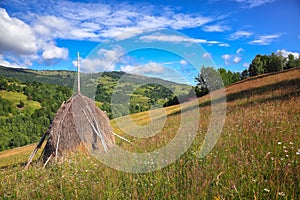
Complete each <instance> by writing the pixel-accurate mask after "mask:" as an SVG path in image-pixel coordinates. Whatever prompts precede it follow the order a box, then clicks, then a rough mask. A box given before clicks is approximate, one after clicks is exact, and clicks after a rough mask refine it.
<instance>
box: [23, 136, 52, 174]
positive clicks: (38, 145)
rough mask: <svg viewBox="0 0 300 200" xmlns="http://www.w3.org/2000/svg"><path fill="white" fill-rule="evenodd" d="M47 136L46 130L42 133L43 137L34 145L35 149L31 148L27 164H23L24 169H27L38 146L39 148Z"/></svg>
mask: <svg viewBox="0 0 300 200" xmlns="http://www.w3.org/2000/svg"><path fill="white" fill-rule="evenodd" d="M46 136H47V132H46V133H44V135H43V137H42V138H41V139H40V141H39V143H38V144H37V145H36V147H35V149H34V150H33V152H32V153H31V155H30V156H29V158H28V161H27V164H26V165H25V169H28V167H29V165H30V163H31V162H32V159H33V157H34V156H35V154H36V152H37V151H38V149H39V148H41V146H42V144H43V142H44V140H45V138H46Z"/></svg>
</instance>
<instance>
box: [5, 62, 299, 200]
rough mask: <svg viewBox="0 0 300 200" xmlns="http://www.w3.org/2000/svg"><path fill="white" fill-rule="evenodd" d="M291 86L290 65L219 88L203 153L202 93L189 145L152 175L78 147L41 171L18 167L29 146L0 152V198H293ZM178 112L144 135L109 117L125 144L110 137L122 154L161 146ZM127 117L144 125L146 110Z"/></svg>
mask: <svg viewBox="0 0 300 200" xmlns="http://www.w3.org/2000/svg"><path fill="white" fill-rule="evenodd" d="M299 83H300V69H299V68H295V69H293V70H289V71H284V72H281V73H275V74H265V75H260V76H256V77H252V78H249V79H246V80H243V81H241V82H238V83H236V84H234V85H231V86H229V87H227V88H226V94H227V113H226V121H225V125H224V128H223V130H222V133H221V136H220V138H219V140H218V142H217V144H216V146H215V147H214V148H213V150H212V151H211V152H210V153H209V154H208V155H207V156H206V157H205V158H199V151H200V148H201V145H202V141H203V139H204V136H205V133H206V131H207V127H208V125H209V123H210V119H211V108H210V106H209V105H210V104H209V99H210V98H209V96H208V95H207V96H204V97H202V98H199V99H197V100H195V101H197V104H198V105H199V107H200V120H199V130H198V132H197V133H198V134H197V136H196V138H195V140H194V142H193V143H192V145H191V147H190V148H189V149H188V151H187V152H185V153H184V154H183V155H182V156H181V157H180V158H179V159H178V160H176V161H175V162H174V163H172V164H170V165H169V166H167V167H165V168H163V169H161V170H158V171H154V172H149V173H141V174H134V173H125V172H121V171H117V170H115V169H112V168H109V167H107V166H105V165H104V164H102V163H101V162H99V161H98V160H96V159H95V158H93V157H91V156H88V155H86V154H84V153H80V152H79V153H74V154H72V155H70V156H69V157H67V158H65V159H64V160H63V161H62V160H61V161H58V162H57V163H51V164H50V165H48V166H47V167H46V168H43V167H42V164H41V163H40V162H38V161H35V162H34V163H33V164H32V166H31V167H30V168H29V169H28V170H24V163H25V162H26V160H27V158H28V156H29V155H30V153H31V151H32V150H33V148H34V147H35V146H34V144H33V145H29V146H25V147H20V148H16V149H12V150H7V151H4V152H0V199H216V200H217V199H294V200H296V199H300V137H299V134H300V123H299V122H300V107H299V102H300V84H299ZM194 103H195V102H194ZM191 105H193V104H191V103H185V104H183V105H182V106H183V107H185V108H190V109H193V107H191ZM179 111H180V107H179V106H178V105H177V106H172V107H168V108H167V111H166V112H167V114H168V116H167V119H166V123H165V125H164V128H163V129H162V131H161V132H160V133H159V134H158V135H156V136H154V137H151V138H149V139H136V138H133V137H129V136H127V135H125V134H124V133H123V132H122V130H121V129H120V128H119V127H117V124H116V122H115V121H114V120H112V121H111V123H112V126H113V128H114V131H115V132H116V133H118V134H120V135H122V136H124V137H126V138H129V139H130V140H131V141H132V143H133V145H132V144H128V143H126V142H123V141H121V140H118V139H117V143H118V145H120V146H121V147H122V148H124V149H128V150H130V151H142V150H148V151H151V150H153V149H156V148H157V147H161V146H163V145H166V144H167V143H168V142H169V141H170V140H171V139H172V137H174V134H175V133H176V132H177V129H178V124H179V122H180V120H181V116H182V115H181V114H180V112H179ZM158 112H159V111H158ZM131 118H132V119H133V120H135V121H136V122H137V123H138V124H144V125H146V124H147V123H149V122H150V119H149V113H148V112H143V113H137V114H133V115H131ZM156 120H159V117H158V118H157V119H156ZM37 157H38V156H37Z"/></svg>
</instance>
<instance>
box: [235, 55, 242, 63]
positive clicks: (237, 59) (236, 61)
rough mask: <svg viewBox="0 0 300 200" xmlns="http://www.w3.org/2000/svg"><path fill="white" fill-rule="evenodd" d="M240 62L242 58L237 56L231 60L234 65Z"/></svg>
mask: <svg viewBox="0 0 300 200" xmlns="http://www.w3.org/2000/svg"><path fill="white" fill-rule="evenodd" d="M241 60H242V58H241V57H238V56H235V57H234V58H233V62H234V63H235V64H237V63H239V62H240V61H241Z"/></svg>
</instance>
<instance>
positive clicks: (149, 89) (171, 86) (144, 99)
mask: <svg viewBox="0 0 300 200" xmlns="http://www.w3.org/2000/svg"><path fill="white" fill-rule="evenodd" d="M1 76H3V77H5V78H10V79H16V80H18V81H20V82H21V83H24V84H30V83H34V82H37V83H42V84H56V85H60V86H66V87H68V88H70V89H72V90H73V88H74V89H75V90H76V88H75V86H76V82H75V81H76V80H75V78H76V72H75V71H65V70H44V71H38V70H30V69H15V68H8V67H3V66H0V77H1ZM81 76H82V77H81V82H82V83H81V87H82V88H81V91H82V92H83V93H84V94H85V95H87V96H89V97H92V98H94V97H95V100H96V101H98V102H99V104H98V105H99V106H100V107H101V109H102V110H104V111H106V112H107V113H108V115H109V117H110V118H116V117H120V116H124V115H125V114H126V110H127V105H122V103H116V107H117V108H118V109H117V110H118V112H117V113H115V114H114V115H113V114H112V110H111V107H110V103H111V96H112V93H113V92H115V93H116V94H117V95H124V96H125V97H127V96H130V102H129V103H131V105H132V106H130V110H129V112H130V113H137V112H141V111H147V110H149V109H151V108H153V106H158V107H161V106H163V104H164V103H166V102H167V101H168V100H169V99H172V98H173V97H174V96H175V95H174V93H176V94H177V95H185V94H188V93H189V92H190V90H191V86H188V85H185V84H178V83H175V82H171V81H167V80H163V79H159V78H151V77H145V76H139V75H133V74H128V73H125V72H119V71H113V72H103V73H90V74H81ZM74 85H75V86H74ZM116 86H117V87H116ZM90 91H93V92H92V93H89V92H90ZM162 91H163V92H162ZM132 94H133V95H132ZM136 105H139V106H136Z"/></svg>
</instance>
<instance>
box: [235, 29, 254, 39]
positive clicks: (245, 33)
mask: <svg viewBox="0 0 300 200" xmlns="http://www.w3.org/2000/svg"><path fill="white" fill-rule="evenodd" d="M252 35H253V33H252V32H249V31H236V32H234V33H232V34H231V35H230V36H229V38H230V39H231V40H238V39H241V38H249V37H250V36H252Z"/></svg>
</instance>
